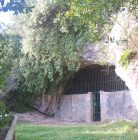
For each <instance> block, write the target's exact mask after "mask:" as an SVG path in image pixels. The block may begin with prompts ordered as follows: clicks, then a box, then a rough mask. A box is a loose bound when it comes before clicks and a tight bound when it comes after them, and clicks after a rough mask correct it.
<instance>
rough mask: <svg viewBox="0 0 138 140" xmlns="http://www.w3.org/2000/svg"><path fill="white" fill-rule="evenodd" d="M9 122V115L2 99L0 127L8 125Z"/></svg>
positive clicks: (0, 104) (0, 102)
mask: <svg viewBox="0 0 138 140" xmlns="http://www.w3.org/2000/svg"><path fill="white" fill-rule="evenodd" d="M9 123H10V115H9V113H7V111H6V107H5V105H4V103H3V102H2V101H0V128H3V127H8V125H9Z"/></svg>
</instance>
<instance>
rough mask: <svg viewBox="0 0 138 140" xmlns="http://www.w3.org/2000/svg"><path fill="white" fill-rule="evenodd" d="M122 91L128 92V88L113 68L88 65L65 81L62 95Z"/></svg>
mask: <svg viewBox="0 0 138 140" xmlns="http://www.w3.org/2000/svg"><path fill="white" fill-rule="evenodd" d="M124 90H128V87H127V86H126V85H125V82H124V81H123V80H122V79H121V78H120V77H119V76H118V75H117V74H116V72H115V66H107V65H90V66H86V67H84V68H81V69H80V70H79V71H78V72H76V73H74V75H73V76H72V77H71V78H70V79H69V80H68V81H67V84H66V86H65V88H64V95H70V94H86V93H88V92H93V93H97V92H99V91H105V92H114V91H124Z"/></svg>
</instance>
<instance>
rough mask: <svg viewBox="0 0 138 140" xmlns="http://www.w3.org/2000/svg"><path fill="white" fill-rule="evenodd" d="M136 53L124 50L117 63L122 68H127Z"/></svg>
mask: <svg viewBox="0 0 138 140" xmlns="http://www.w3.org/2000/svg"><path fill="white" fill-rule="evenodd" d="M136 54H137V52H136V51H133V50H129V49H127V50H125V51H124V52H123V54H122V55H121V57H120V61H119V63H120V64H121V66H122V67H125V68H127V67H128V65H129V63H130V61H131V60H132V59H133V58H134V57H135V56H136Z"/></svg>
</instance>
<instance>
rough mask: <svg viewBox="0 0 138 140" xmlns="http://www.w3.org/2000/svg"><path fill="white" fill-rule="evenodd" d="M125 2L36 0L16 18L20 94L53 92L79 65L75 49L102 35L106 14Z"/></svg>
mask: <svg viewBox="0 0 138 140" xmlns="http://www.w3.org/2000/svg"><path fill="white" fill-rule="evenodd" d="M125 2H126V1H125V0H123V1H122V0H110V1H107V0H98V1H97V0H85V1H82V0H72V1H69V0H51V1H45V0H40V1H38V3H37V6H36V7H35V9H34V10H33V12H32V13H30V14H28V15H24V16H21V17H20V18H18V21H20V22H19V24H18V25H20V27H19V29H18V31H19V34H20V35H21V37H22V38H23V40H22V53H21V54H20V57H19V60H18V61H17V62H16V69H17V71H16V79H17V83H18V92H19V95H20V97H21V98H22V99H23V100H26V101H27V100H30V99H31V98H34V97H36V96H39V95H40V94H42V93H46V94H52V93H57V92H58V88H59V86H60V85H61V84H63V83H65V81H66V79H68V77H69V76H70V75H71V74H73V73H74V72H75V71H77V70H78V69H79V67H80V56H79V53H80V52H81V50H82V48H83V47H84V45H86V44H87V43H93V42H96V41H99V39H101V38H102V37H103V35H104V34H103V33H104V26H105V25H106V24H110V16H111V15H112V14H114V13H115V12H117V11H118V10H120V7H121V6H123V5H125ZM129 2H130V1H129ZM131 6H132V5H131ZM78 50H79V52H78Z"/></svg>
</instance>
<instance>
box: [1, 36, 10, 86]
mask: <svg viewBox="0 0 138 140" xmlns="http://www.w3.org/2000/svg"><path fill="white" fill-rule="evenodd" d="M8 43H9V41H8V39H7V36H5V35H3V34H0V88H2V87H3V84H4V81H5V78H6V76H7V74H8V65H7V62H6V61H5V60H6V57H7V46H8Z"/></svg>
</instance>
